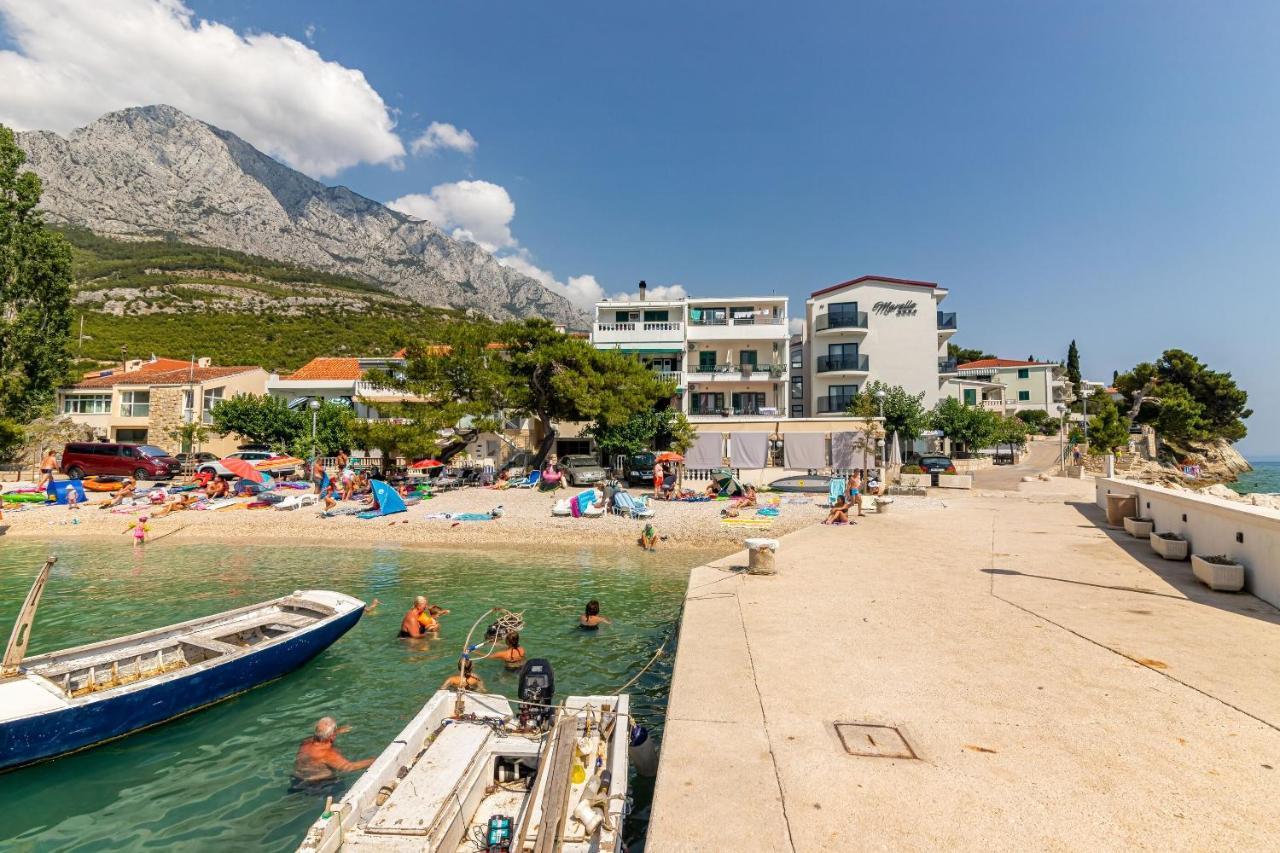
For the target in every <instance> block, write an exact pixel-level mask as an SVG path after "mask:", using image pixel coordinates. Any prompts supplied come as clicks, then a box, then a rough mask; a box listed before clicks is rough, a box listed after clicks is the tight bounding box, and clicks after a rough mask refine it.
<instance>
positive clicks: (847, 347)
mask: <svg viewBox="0 0 1280 853" xmlns="http://www.w3.org/2000/svg"><path fill="white" fill-rule="evenodd" d="M827 356H828V357H829V358H833V359H837V358H847V359H849V361H851V362H855V361H857V360H858V345H857V344H827Z"/></svg>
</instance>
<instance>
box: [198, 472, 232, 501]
mask: <svg viewBox="0 0 1280 853" xmlns="http://www.w3.org/2000/svg"><path fill="white" fill-rule="evenodd" d="M204 494H205V497H207V498H208V499H209V500H211V501H212V500H217V499H218V498H225V497H227V496H228V495H229V494H231V487H230V486H228V485H227V481H226V480H224V479H222V478H221V477H214V478H213V479H212V480H210V481H209V485H208V486H207V487H205V490H204Z"/></svg>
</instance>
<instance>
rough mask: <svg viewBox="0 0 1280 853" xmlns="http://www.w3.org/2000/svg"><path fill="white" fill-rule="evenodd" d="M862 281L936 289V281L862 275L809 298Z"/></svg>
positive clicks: (823, 289) (816, 291) (816, 292)
mask: <svg viewBox="0 0 1280 853" xmlns="http://www.w3.org/2000/svg"><path fill="white" fill-rule="evenodd" d="M864 281H885V282H888V283H889V284H908V285H911V286H912V287H937V286H938V283H937V282H936V281H915V280H914V279H909V278H889V277H888V276H883V275H863V276H859V277H857V278H851V279H849V280H848V281H842V282H840V283H839V284H833V285H831V286H830V287H824V288H822V289H821V290H815V291H814V292H813V293H810V294H809V295H810V296H821V295H822V294H824V293H830V292H831V291H833V290H839V289H840V288H842V287H848V286H849V285H852V284H862V283H863V282H864Z"/></svg>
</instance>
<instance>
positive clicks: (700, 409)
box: [689, 392, 724, 415]
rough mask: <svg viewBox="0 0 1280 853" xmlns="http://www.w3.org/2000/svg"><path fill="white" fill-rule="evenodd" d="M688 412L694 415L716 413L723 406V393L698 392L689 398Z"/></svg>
mask: <svg viewBox="0 0 1280 853" xmlns="http://www.w3.org/2000/svg"><path fill="white" fill-rule="evenodd" d="M689 402H690V406H689V413H690V414H694V415H717V414H719V413H720V410H721V409H723V408H724V394H722V393H720V392H716V393H699V394H694V395H692V397H691V399H690V401H689Z"/></svg>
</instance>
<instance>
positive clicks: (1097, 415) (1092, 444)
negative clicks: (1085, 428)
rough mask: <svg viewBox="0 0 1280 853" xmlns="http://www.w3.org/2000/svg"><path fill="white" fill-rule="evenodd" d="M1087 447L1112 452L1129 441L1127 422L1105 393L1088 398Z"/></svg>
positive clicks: (1092, 449) (1094, 450) (1102, 451)
mask: <svg viewBox="0 0 1280 853" xmlns="http://www.w3.org/2000/svg"><path fill="white" fill-rule="evenodd" d="M1089 411H1090V412H1093V414H1091V415H1090V416H1089V449H1090V451H1092V452H1094V453H1114V452H1116V451H1117V450H1119V449H1120V448H1122V447H1124V446H1125V445H1126V444H1128V442H1129V423H1128V421H1127V420H1126V419H1125V418H1124V417H1123V416H1122V415H1121V414H1120V409H1119V407H1118V406H1116V403H1115V401H1114V400H1112V399H1111V397H1110V396H1109V395H1107V394H1094V395H1092V396H1091V397H1090V398H1089Z"/></svg>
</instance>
